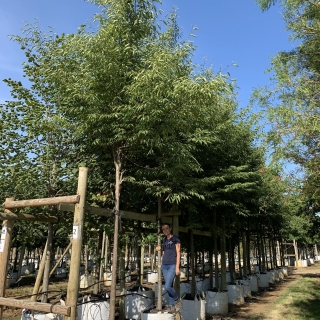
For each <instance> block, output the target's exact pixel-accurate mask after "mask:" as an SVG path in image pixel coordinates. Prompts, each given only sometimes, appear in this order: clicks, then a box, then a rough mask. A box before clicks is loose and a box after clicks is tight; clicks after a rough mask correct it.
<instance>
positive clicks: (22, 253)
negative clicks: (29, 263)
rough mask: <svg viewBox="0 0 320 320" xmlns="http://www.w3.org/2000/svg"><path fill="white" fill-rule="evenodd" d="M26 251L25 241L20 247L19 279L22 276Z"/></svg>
mask: <svg viewBox="0 0 320 320" xmlns="http://www.w3.org/2000/svg"><path fill="white" fill-rule="evenodd" d="M25 251H26V245H25V244H24V243H23V244H22V246H21V249H20V256H19V265H18V279H19V278H20V277H21V269H22V261H23V259H24V252H25Z"/></svg>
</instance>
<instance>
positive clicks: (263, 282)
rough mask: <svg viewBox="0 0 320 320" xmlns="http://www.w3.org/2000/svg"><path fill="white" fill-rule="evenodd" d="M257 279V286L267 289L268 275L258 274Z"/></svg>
mask: <svg viewBox="0 0 320 320" xmlns="http://www.w3.org/2000/svg"><path fill="white" fill-rule="evenodd" d="M257 277H258V286H259V288H269V277H270V276H269V275H268V274H267V273H259V274H258V275H257Z"/></svg>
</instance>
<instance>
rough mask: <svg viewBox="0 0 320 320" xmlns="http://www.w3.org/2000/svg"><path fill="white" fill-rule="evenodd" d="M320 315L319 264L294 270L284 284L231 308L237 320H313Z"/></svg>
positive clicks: (232, 316) (232, 314)
mask: <svg viewBox="0 0 320 320" xmlns="http://www.w3.org/2000/svg"><path fill="white" fill-rule="evenodd" d="M319 315H320V264H319V263H316V264H315V265H313V266H310V267H307V268H295V269H294V270H293V274H291V275H290V276H289V277H288V278H286V280H285V281H283V282H282V283H281V284H278V285H277V286H275V287H273V288H270V289H268V290H266V291H264V292H261V293H259V294H258V295H256V296H255V297H254V298H253V299H252V300H251V301H250V302H247V303H246V304H245V305H243V306H241V307H239V308H238V309H237V308H231V318H232V319H239V320H245V319H247V320H269V319H270V320H271V319H272V320H280V319H290V320H300V319H309V320H317V319H319V317H320V316H319Z"/></svg>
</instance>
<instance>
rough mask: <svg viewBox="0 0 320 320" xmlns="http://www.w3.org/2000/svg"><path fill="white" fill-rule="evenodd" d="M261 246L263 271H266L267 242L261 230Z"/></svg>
mask: <svg viewBox="0 0 320 320" xmlns="http://www.w3.org/2000/svg"><path fill="white" fill-rule="evenodd" d="M260 246H261V258H262V261H261V264H262V266H261V267H262V272H266V271H267V270H266V253H265V243H264V238H263V234H262V231H260Z"/></svg>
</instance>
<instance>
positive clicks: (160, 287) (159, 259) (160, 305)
mask: <svg viewBox="0 0 320 320" xmlns="http://www.w3.org/2000/svg"><path fill="white" fill-rule="evenodd" d="M161 214H162V199H161V197H160V196H159V197H158V217H157V221H158V223H157V229H158V230H157V231H158V239H157V240H158V243H157V245H158V246H160V247H161V248H162V241H161ZM161 257H162V250H160V251H158V300H157V310H158V311H161V310H162V275H161Z"/></svg>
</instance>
